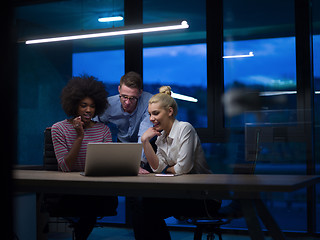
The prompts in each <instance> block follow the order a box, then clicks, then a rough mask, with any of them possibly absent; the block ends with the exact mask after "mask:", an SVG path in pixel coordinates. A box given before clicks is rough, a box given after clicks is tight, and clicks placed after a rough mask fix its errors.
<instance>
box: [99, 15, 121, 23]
mask: <svg viewBox="0 0 320 240" xmlns="http://www.w3.org/2000/svg"><path fill="white" fill-rule="evenodd" d="M122 20H123V17H122V16H115V17H101V18H98V21H99V22H117V21H122Z"/></svg>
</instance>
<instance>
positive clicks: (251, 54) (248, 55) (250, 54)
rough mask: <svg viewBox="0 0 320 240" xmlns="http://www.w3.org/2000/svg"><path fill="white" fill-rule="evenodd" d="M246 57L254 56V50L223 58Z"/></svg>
mask: <svg viewBox="0 0 320 240" xmlns="http://www.w3.org/2000/svg"><path fill="white" fill-rule="evenodd" d="M246 57H254V54H253V52H249V54H245V55H233V56H223V58H246Z"/></svg>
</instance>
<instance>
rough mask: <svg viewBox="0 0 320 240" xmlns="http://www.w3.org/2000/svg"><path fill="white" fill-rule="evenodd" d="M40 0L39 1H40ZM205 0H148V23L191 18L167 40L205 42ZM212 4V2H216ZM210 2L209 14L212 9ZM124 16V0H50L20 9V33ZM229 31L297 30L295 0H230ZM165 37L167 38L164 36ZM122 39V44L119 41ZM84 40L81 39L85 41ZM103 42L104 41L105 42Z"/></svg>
mask: <svg viewBox="0 0 320 240" xmlns="http://www.w3.org/2000/svg"><path fill="white" fill-rule="evenodd" d="M37 2H39V1H37ZM205 2H206V1H205V0H162V1H155V0H144V1H143V21H144V23H151V22H165V21H171V20H176V19H187V20H188V22H189V24H190V29H188V31H187V32H184V33H177V34H175V35H173V36H172V35H170V34H168V36H172V37H171V38H170V37H167V35H166V37H163V38H162V40H163V41H165V40H166V39H167V40H168V39H173V38H174V39H175V41H188V40H193V41H205V38H206V28H205V26H206V20H205V17H204V16H205V14H206V7H205V4H206V3H205ZM211 5H212V4H211ZM211 5H210V6H209V9H208V10H209V11H208V13H209V14H210V7H212V6H214V5H212V6H211ZM108 15H124V13H123V0H69V1H49V2H48V1H46V2H45V3H38V4H28V5H24V6H19V7H17V8H16V22H17V26H18V36H19V38H26V37H32V36H37V35H43V34H52V33H63V32H73V31H81V30H89V29H101V28H111V27H119V26H123V22H117V23H99V22H98V21H97V19H98V17H101V16H108ZM224 35H225V38H226V39H227V40H228V39H229V38H231V39H233V40H237V39H252V38H265V37H275V36H277V37H279V36H293V35H294V1H293V0H281V1H278V0H268V1H252V0H225V1H224ZM160 40H161V37H160ZM144 41H145V43H148V42H149V43H152V42H153V41H159V36H156V37H152V36H150V37H149V38H148V37H146V39H144ZM116 42H117V43H116ZM119 42H120V45H121V44H123V40H122V39H121V38H118V40H115V39H113V40H110V41H107V42H106V41H101V40H97V41H93V42H92V43H88V41H87V43H84V42H83V44H84V45H86V44H89V45H97V44H98V45H101V44H102V45H106V46H107V45H109V47H110V46H112V45H114V46H115V45H119ZM80 45H81V44H80ZM100 47H101V46H100Z"/></svg>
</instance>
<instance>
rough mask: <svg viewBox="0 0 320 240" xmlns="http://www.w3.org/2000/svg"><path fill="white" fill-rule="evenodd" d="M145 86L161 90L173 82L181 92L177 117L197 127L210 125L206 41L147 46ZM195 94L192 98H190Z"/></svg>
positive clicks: (144, 64)
mask: <svg viewBox="0 0 320 240" xmlns="http://www.w3.org/2000/svg"><path fill="white" fill-rule="evenodd" d="M143 69H144V87H145V90H147V91H150V92H153V93H157V90H158V89H159V87H161V86H162V85H169V86H171V88H172V91H173V92H174V93H176V94H179V95H178V96H175V95H173V97H175V98H176V100H177V103H178V106H179V111H178V116H177V118H178V119H179V120H181V121H187V122H190V123H191V124H192V125H193V126H194V127H202V128H206V127H207V97H206V96H207V69H206V44H188V45H178V46H169V47H153V48H151V47H150V48H144V51H143ZM190 97H191V98H190Z"/></svg>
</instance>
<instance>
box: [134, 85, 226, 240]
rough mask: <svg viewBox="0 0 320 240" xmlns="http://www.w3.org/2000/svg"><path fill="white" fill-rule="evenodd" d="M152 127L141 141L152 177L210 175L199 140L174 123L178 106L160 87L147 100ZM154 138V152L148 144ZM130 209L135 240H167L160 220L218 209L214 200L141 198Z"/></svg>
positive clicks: (187, 126)
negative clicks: (190, 174) (170, 174)
mask: <svg viewBox="0 0 320 240" xmlns="http://www.w3.org/2000/svg"><path fill="white" fill-rule="evenodd" d="M148 111H149V114H150V121H151V122H152V123H153V127H151V128H149V129H148V130H147V131H146V132H145V133H144V134H143V135H142V137H141V142H142V144H143V148H144V152H145V155H146V158H147V160H148V163H149V165H150V167H151V168H152V170H153V171H154V172H156V173H161V172H162V173H173V174H188V173H192V174H199V173H211V171H210V169H209V167H208V164H207V162H206V160H205V156H204V152H203V149H202V147H201V143H200V140H199V137H198V135H197V133H196V131H195V129H194V128H193V127H192V125H191V124H190V123H187V122H182V121H178V120H176V115H177V113H178V106H177V103H176V101H175V100H174V99H173V98H172V97H171V88H170V87H169V86H163V87H161V88H160V90H159V93H158V94H156V95H154V96H153V97H151V99H150V100H149V107H148ZM155 136H157V140H156V146H157V151H156V152H155V151H154V150H153V148H152V146H151V144H150V142H149V141H150V140H151V139H152V138H153V137H155ZM139 204H140V205H139V206H138V207H135V208H134V209H133V218H134V219H133V227H134V233H135V237H136V239H162V240H163V239H171V238H170V233H169V231H168V229H167V226H166V224H165V221H164V219H165V218H168V217H170V216H190V217H192V216H203V217H204V216H208V215H214V214H215V213H216V212H217V210H218V209H219V208H220V202H218V201H215V200H194V199H168V198H163V199H155V198H144V199H142V201H141V202H140V203H139Z"/></svg>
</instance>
